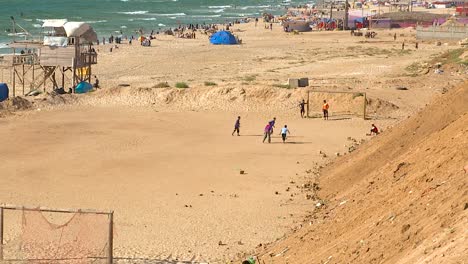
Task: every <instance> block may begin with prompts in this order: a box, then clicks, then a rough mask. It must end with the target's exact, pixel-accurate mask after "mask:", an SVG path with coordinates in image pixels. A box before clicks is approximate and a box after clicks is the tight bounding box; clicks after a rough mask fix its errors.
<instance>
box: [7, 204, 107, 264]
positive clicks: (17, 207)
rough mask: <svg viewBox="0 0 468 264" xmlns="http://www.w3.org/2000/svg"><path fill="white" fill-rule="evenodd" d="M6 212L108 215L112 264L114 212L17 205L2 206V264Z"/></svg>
mask: <svg viewBox="0 0 468 264" xmlns="http://www.w3.org/2000/svg"><path fill="white" fill-rule="evenodd" d="M6 210H13V211H40V212H49V213H71V214H73V213H75V214H76V213H80V214H96V215H107V216H108V218H109V233H108V238H107V239H108V241H107V243H108V252H107V263H108V264H112V263H113V260H114V257H113V244H114V211H97V210H92V209H52V208H47V207H35V208H33V207H24V206H15V205H6V204H0V262H2V261H3V260H4V256H3V245H4V236H3V235H4V224H5V222H4V214H5V211H6Z"/></svg>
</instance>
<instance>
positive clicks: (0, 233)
mask: <svg viewBox="0 0 468 264" xmlns="http://www.w3.org/2000/svg"><path fill="white" fill-rule="evenodd" d="M0 260H3V208H0Z"/></svg>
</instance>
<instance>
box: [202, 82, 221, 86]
mask: <svg viewBox="0 0 468 264" xmlns="http://www.w3.org/2000/svg"><path fill="white" fill-rule="evenodd" d="M216 85H218V84H217V83H215V82H205V86H216Z"/></svg>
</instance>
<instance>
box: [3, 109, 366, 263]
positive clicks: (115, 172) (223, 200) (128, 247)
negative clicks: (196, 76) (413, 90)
mask: <svg viewBox="0 0 468 264" xmlns="http://www.w3.org/2000/svg"><path fill="white" fill-rule="evenodd" d="M241 115H242V117H243V118H242V135H243V136H241V137H237V136H234V137H233V136H231V131H232V126H233V122H234V121H235V117H236V116H234V115H232V114H229V115H226V114H223V113H213V112H181V113H178V112H173V113H169V112H165V113H160V112H155V111H154V110H153V109H151V108H150V109H144V108H137V109H124V108H117V107H108V108H90V109H84V108H83V107H81V108H71V109H67V110H66V111H63V110H53V111H42V112H37V113H32V114H29V115H26V116H23V117H22V118H7V119H2V120H0V124H1V125H0V137H1V138H10V139H11V140H9V141H6V142H4V143H3V144H2V153H4V155H5V156H4V159H3V162H2V163H1V164H0V171H2V177H1V178H0V200H1V201H8V202H9V203H13V204H19V205H23V204H26V205H31V206H35V205H47V206H49V207H58V208H63V207H64V208H97V209H108V208H109V209H113V210H115V214H116V216H115V221H116V243H115V247H116V256H118V257H127V256H130V257H133V256H138V257H155V256H157V255H159V254H166V255H169V254H174V255H175V256H180V257H181V258H185V259H189V258H191V257H193V256H196V257H197V259H199V260H202V259H211V260H213V259H222V258H224V257H226V258H227V257H230V258H232V257H233V256H234V255H233V254H234V253H236V252H239V251H247V250H249V249H251V248H253V247H255V246H256V245H257V244H259V243H265V242H269V241H273V240H275V239H276V238H277V237H280V236H282V235H283V234H284V233H285V232H287V231H288V230H289V229H290V228H291V227H293V226H294V225H295V224H294V221H298V220H300V219H301V218H302V217H303V216H304V213H305V211H306V210H307V208H310V206H311V205H312V202H313V201H311V200H306V199H304V196H303V194H302V193H301V192H300V190H296V189H294V190H291V191H286V189H287V187H288V186H289V185H290V184H289V182H290V181H296V182H298V183H297V184H300V183H299V182H301V181H302V179H301V177H299V176H298V175H297V173H299V172H302V171H305V170H307V169H309V168H310V167H309V166H311V164H313V162H319V163H320V164H323V162H324V161H325V160H326V159H323V158H322V157H321V156H320V155H319V153H318V152H319V150H323V151H325V152H326V153H327V154H328V155H329V156H333V155H334V153H335V152H341V153H344V152H345V151H346V150H347V149H346V148H345V147H344V146H343V145H344V144H347V143H348V140H347V137H348V136H353V137H357V138H360V137H363V136H364V134H365V131H366V130H367V129H368V127H369V123H370V122H371V121H363V120H362V119H346V120H330V121H329V122H325V121H323V120H320V119H312V120H305V119H302V120H301V119H300V118H297V117H296V118H290V117H287V118H285V117H283V116H282V115H278V116H277V118H278V124H277V126H278V127H279V126H281V125H283V124H284V123H287V124H288V125H289V127H290V129H291V131H292V133H293V135H292V136H291V137H290V139H289V144H282V143H280V139H279V138H278V136H277V135H275V138H274V139H273V143H272V144H262V142H261V140H262V136H261V134H262V131H263V127H264V125H265V124H266V121H268V119H269V118H271V117H270V116H266V115H263V114H256V113H241ZM338 126H346V127H347V129H337V128H338ZM277 131H278V130H277ZM240 169H243V170H245V171H246V173H247V174H244V175H240V174H239V170H240ZM277 191H278V192H279V194H278V195H275V192H277ZM185 205H188V206H189V207H188V208H187V207H185ZM190 206H191V207H190ZM6 227H7V228H8V225H7V226H6ZM219 241H222V242H223V244H224V243H225V244H226V246H219V245H218V242H219Z"/></svg>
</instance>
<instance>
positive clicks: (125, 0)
mask: <svg viewBox="0 0 468 264" xmlns="http://www.w3.org/2000/svg"><path fill="white" fill-rule="evenodd" d="M120 2H128V0H120Z"/></svg>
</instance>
